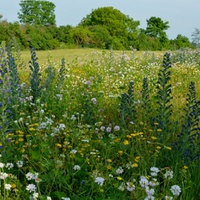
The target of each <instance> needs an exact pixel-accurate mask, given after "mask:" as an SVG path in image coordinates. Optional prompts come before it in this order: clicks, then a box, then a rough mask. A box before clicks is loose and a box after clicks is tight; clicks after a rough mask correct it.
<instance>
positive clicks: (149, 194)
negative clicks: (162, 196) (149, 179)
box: [145, 187, 155, 197]
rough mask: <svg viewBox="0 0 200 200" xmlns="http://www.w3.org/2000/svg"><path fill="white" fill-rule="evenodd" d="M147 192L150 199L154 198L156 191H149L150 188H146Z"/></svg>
mask: <svg viewBox="0 0 200 200" xmlns="http://www.w3.org/2000/svg"><path fill="white" fill-rule="evenodd" d="M145 191H146V193H147V195H148V197H150V196H153V195H154V193H155V190H154V189H149V187H146V189H145Z"/></svg>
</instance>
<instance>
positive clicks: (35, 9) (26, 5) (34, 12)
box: [18, 0, 56, 26]
mask: <svg viewBox="0 0 200 200" xmlns="http://www.w3.org/2000/svg"><path fill="white" fill-rule="evenodd" d="M19 5H20V7H21V9H20V12H18V18H19V20H20V22H21V23H23V24H30V25H43V26H49V25H55V24H56V20H55V18H56V17H55V14H54V11H55V5H54V4H53V3H52V2H49V1H41V0H22V1H21V2H20V3H19Z"/></svg>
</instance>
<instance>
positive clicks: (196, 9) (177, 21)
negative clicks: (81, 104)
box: [0, 0, 200, 39]
mask: <svg viewBox="0 0 200 200" xmlns="http://www.w3.org/2000/svg"><path fill="white" fill-rule="evenodd" d="M49 1H51V2H53V3H54V4H55V5H56V9H55V14H56V24H57V26H60V25H73V26H76V25H77V24H78V23H79V22H80V21H81V19H82V18H83V17H85V16H86V15H87V14H90V13H91V12H92V9H96V8H98V7H105V6H112V7H114V8H116V9H118V10H120V11H121V12H122V13H123V14H125V15H129V16H130V17H132V18H133V19H134V20H138V21H140V28H146V20H147V19H149V18H150V17H152V16H155V17H160V18H161V19H162V20H163V21H169V25H170V28H169V29H168V30H167V35H168V38H169V39H174V38H176V36H177V35H178V34H181V35H183V36H186V37H188V38H189V39H191V34H192V33H193V32H194V29H195V28H198V29H199V28H200V0H49ZM19 2H20V0H0V14H2V15H3V19H6V20H7V21H9V22H15V21H18V17H17V12H19V9H20V6H19Z"/></svg>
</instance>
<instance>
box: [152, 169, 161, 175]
mask: <svg viewBox="0 0 200 200" xmlns="http://www.w3.org/2000/svg"><path fill="white" fill-rule="evenodd" d="M150 170H151V173H150V174H151V176H157V174H158V172H159V171H160V170H159V169H158V168H157V167H151V168H150Z"/></svg>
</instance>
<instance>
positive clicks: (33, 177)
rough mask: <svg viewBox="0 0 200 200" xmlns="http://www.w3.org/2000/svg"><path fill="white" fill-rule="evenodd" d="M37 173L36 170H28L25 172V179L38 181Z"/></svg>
mask: <svg viewBox="0 0 200 200" xmlns="http://www.w3.org/2000/svg"><path fill="white" fill-rule="evenodd" d="M38 175H39V174H38V173H37V172H34V173H31V172H28V173H27V174H26V179H27V180H29V181H30V180H35V181H37V182H38Z"/></svg>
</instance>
